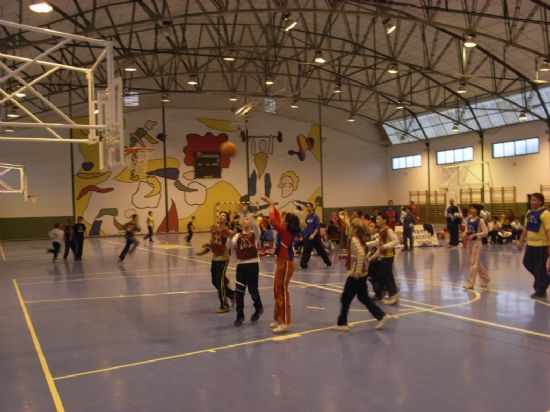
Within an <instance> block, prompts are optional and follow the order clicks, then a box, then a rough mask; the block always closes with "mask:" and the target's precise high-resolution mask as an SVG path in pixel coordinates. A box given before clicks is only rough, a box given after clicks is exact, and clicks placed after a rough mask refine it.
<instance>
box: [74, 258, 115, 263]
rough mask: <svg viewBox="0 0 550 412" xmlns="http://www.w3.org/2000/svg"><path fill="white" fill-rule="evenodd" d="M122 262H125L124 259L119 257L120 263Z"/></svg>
mask: <svg viewBox="0 0 550 412" xmlns="http://www.w3.org/2000/svg"><path fill="white" fill-rule="evenodd" d="M75 260H78V259H75ZM122 262H124V259H122V258H118V263H122Z"/></svg>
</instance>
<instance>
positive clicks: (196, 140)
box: [183, 132, 231, 169]
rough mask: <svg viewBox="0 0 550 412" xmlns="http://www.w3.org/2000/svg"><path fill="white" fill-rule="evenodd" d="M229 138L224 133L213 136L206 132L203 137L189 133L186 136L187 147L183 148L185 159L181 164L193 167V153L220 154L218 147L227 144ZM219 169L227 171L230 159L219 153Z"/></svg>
mask: <svg viewBox="0 0 550 412" xmlns="http://www.w3.org/2000/svg"><path fill="white" fill-rule="evenodd" d="M228 140H229V136H227V134H226V133H221V134H219V135H217V136H216V135H213V134H212V133H210V132H208V133H206V134H205V135H204V136H201V135H199V134H194V133H189V134H188V135H187V143H188V144H187V146H185V147H184V148H183V153H185V157H184V159H183V162H184V163H185V164H186V165H187V166H194V165H195V153H200V152H218V153H219V152H220V146H221V144H222V143H223V142H227V141H228ZM220 156H221V157H220V167H222V168H225V169H227V168H228V167H229V165H230V163H231V159H230V158H229V157H227V156H222V155H221V153H220Z"/></svg>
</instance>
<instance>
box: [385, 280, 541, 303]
mask: <svg viewBox="0 0 550 412" xmlns="http://www.w3.org/2000/svg"><path fill="white" fill-rule="evenodd" d="M396 277H397V278H399V279H405V280H411V281H412V280H413V279H416V280H419V281H421V282H423V283H426V282H427V281H426V280H424V279H422V278H418V277H408V276H396ZM431 283H433V284H438V285H446V286H454V287H462V286H461V285H457V284H455V283H449V282H436V281H431ZM480 289H481V290H485V291H488V292H493V293H496V294H503V295H510V296H514V297H516V298H520V299H522V300H528V301H531V302H535V303H538V304H540V305H544V306H548V307H550V303H547V302H544V301H541V300H538V299H532V298H530V297H527V296H523V295H521V294H519V293H517V292H511V291H508V290H502V289H493V288H482V287H480Z"/></svg>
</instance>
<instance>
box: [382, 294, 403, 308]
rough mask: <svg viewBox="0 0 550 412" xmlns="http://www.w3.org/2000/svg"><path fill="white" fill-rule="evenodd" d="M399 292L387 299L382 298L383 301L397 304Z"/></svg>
mask: <svg viewBox="0 0 550 412" xmlns="http://www.w3.org/2000/svg"><path fill="white" fill-rule="evenodd" d="M399 296H400V294H399V292H397V293H396V294H395V295H393V296H390V297H388V298H387V299H384V300H382V303H384V304H385V305H397V304H398V303H399Z"/></svg>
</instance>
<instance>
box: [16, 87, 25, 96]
mask: <svg viewBox="0 0 550 412" xmlns="http://www.w3.org/2000/svg"><path fill="white" fill-rule="evenodd" d="M15 95H16V96H17V97H26V96H27V94H26V93H25V92H20V91H19V89H18V91H16V92H15Z"/></svg>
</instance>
